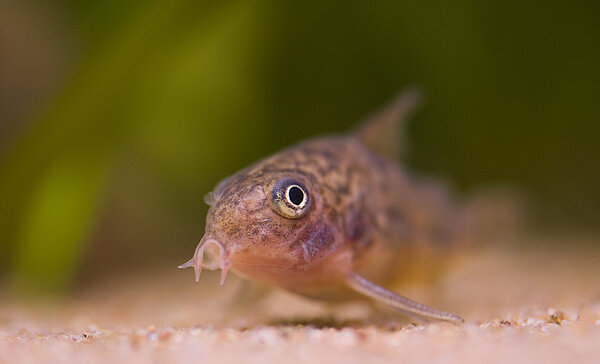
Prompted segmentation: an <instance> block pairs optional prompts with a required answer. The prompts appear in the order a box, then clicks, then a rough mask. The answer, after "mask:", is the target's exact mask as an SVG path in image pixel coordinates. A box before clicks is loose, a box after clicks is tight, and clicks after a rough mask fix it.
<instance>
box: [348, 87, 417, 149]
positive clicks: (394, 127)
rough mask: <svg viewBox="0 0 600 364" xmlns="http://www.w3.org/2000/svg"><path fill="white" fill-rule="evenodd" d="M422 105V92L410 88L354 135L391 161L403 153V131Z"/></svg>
mask: <svg viewBox="0 0 600 364" xmlns="http://www.w3.org/2000/svg"><path fill="white" fill-rule="evenodd" d="M420 103H421V92H420V91H419V90H418V89H416V88H409V89H406V90H404V91H402V92H400V93H399V94H398V95H396V96H395V97H394V98H393V99H392V101H390V102H389V103H388V104H387V105H386V106H385V107H383V108H382V109H381V110H379V111H377V112H375V113H374V114H372V115H371V116H369V117H367V118H366V119H365V120H364V121H363V122H362V123H361V124H360V125H358V127H357V128H356V129H355V130H354V134H355V135H356V136H357V137H358V138H359V139H360V140H361V141H362V142H363V143H364V144H365V145H366V146H368V147H369V148H371V149H372V150H373V151H375V152H377V153H378V154H381V155H382V156H385V157H387V158H391V159H398V158H400V155H401V153H402V152H403V146H404V143H403V141H402V137H403V135H402V134H403V131H404V128H405V124H406V122H407V120H408V118H409V116H410V115H411V114H412V113H413V112H414V111H415V109H416V108H417V106H419V104H420Z"/></svg>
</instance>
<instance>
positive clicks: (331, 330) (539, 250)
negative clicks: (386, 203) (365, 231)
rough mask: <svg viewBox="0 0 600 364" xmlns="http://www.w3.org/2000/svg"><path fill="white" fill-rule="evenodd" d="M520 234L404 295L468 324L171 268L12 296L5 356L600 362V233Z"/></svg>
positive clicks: (3, 336) (14, 359)
mask: <svg viewBox="0 0 600 364" xmlns="http://www.w3.org/2000/svg"><path fill="white" fill-rule="evenodd" d="M509 240H510V239H509ZM518 240H520V243H521V244H523V243H524V242H525V243H526V244H525V246H526V247H527V248H525V249H523V248H522V246H521V248H519V249H515V248H511V246H512V244H514V243H515V242H516V243H519V241H497V242H494V243H490V244H488V247H486V248H481V249H478V250H477V251H473V252H471V253H469V254H467V255H463V256H461V257H458V258H457V259H455V261H453V263H452V265H451V267H450V268H449V270H448V272H447V273H446V274H444V276H443V277H440V280H439V282H437V283H435V284H427V285H425V284H417V283H416V284H414V285H412V286H408V287H402V288H399V289H398V291H399V292H401V293H403V294H405V295H406V296H409V297H411V298H415V299H418V300H421V301H423V302H427V303H431V304H432V305H434V306H436V307H439V308H442V309H444V310H447V311H450V312H454V313H458V314H460V315H461V316H463V317H464V318H465V320H466V323H465V324H463V325H460V326H457V325H453V324H449V323H440V322H437V323H429V324H416V325H415V324H412V323H411V322H410V321H409V320H406V319H404V318H402V317H400V316H398V315H396V314H395V313H394V312H393V311H389V310H385V309H383V310H379V311H378V310H373V308H372V307H371V306H370V305H368V304H366V303H364V302H351V303H346V304H342V305H335V306H332V305H330V304H325V303H322V302H315V301H310V300H307V299H304V298H300V297H297V296H294V295H291V294H288V293H286V292H281V291H270V292H264V291H261V290H259V289H256V288H249V287H248V286H247V285H246V284H244V283H243V282H242V281H240V280H238V279H230V280H229V281H228V283H227V285H226V286H225V287H218V284H217V280H218V277H217V276H216V275H215V274H206V275H204V276H203V277H202V280H201V283H200V284H195V283H194V282H193V278H192V273H191V272H189V271H185V272H184V271H177V270H175V269H172V270H170V269H169V270H166V271H163V270H161V271H160V272H155V273H154V274H150V275H148V274H146V275H144V276H133V275H132V276H127V277H114V278H112V279H107V280H104V281H102V282H98V283H97V284H96V285H94V286H92V287H90V288H89V289H87V290H85V291H84V292H81V293H80V294H78V295H76V296H75V297H72V298H69V299H66V300H63V301H60V302H55V303H54V304H48V303H44V304H40V303H34V302H31V301H30V302H28V303H24V302H17V301H14V300H13V301H7V300H6V299H3V302H2V303H0V363H39V362H46V363H47V362H59V363H107V362H109V363H120V362H123V363H125V362H126V363H145V362H152V363H154V362H155V363H178V362H181V363H183V362H186V363H191V362H198V363H216V362H228V363H229V362H237V363H242V362H243V363H253V362H257V363H258V362H260V363H265V362H278V363H322V362H323V363H324V362H329V363H331V362H345V363H365V362H369V363H371V362H400V361H402V362H404V361H422V362H434V363H435V362H442V363H465V362H485V363H507V362H510V363H531V362H547V363H566V362H577V363H600V284H599V278H600V244H599V241H598V240H595V241H594V240H593V239H590V238H577V239H574V238H572V237H570V238H565V236H554V237H551V238H548V237H545V238H536V239H533V238H530V237H529V238H527V239H525V238H521V239H518ZM594 247H595V248H594ZM248 296H257V297H261V298H260V299H249V298H247V297H248Z"/></svg>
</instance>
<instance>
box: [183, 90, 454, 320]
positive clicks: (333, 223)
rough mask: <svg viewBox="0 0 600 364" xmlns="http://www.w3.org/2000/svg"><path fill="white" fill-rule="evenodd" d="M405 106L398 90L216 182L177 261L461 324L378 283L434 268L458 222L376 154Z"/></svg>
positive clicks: (407, 100)
mask: <svg viewBox="0 0 600 364" xmlns="http://www.w3.org/2000/svg"><path fill="white" fill-rule="evenodd" d="M414 102H415V100H414V95H408V96H407V94H404V95H402V96H401V97H400V98H398V99H397V100H395V101H394V102H392V104H390V106H388V107H387V108H386V109H384V111H383V112H381V113H379V114H377V115H375V116H374V117H372V118H371V119H369V120H368V121H367V122H366V123H365V124H364V125H363V126H362V127H360V128H359V129H357V130H355V131H352V132H351V133H348V134H346V135H340V136H327V137H321V138H316V139H312V140H308V141H305V142H301V143H299V144H297V145H294V146H291V147H289V148H287V149H285V150H283V151H280V152H279V153H276V154H274V155H272V156H270V157H268V158H266V159H264V160H261V161H259V162H257V163H255V164H253V165H251V166H250V167H248V168H246V169H244V170H242V171H240V172H238V173H236V174H234V175H233V176H231V177H229V178H227V179H226V180H224V181H222V182H221V183H220V184H219V185H218V186H217V187H216V189H215V190H214V191H213V192H211V193H209V195H207V198H206V201H207V203H208V204H209V205H210V206H211V207H210V209H209V212H208V216H207V221H206V231H205V235H204V237H203V238H202V240H201V241H200V243H199V244H198V247H197V249H196V252H195V254H194V257H193V258H192V259H191V260H190V261H189V262H187V263H186V264H184V265H182V266H181V267H182V268H185V267H190V266H193V267H194V269H195V271H196V276H197V277H198V275H199V273H200V271H201V270H202V269H203V268H204V269H221V270H222V283H223V282H224V280H225V277H226V274H227V271H228V270H229V269H230V268H231V269H232V270H233V271H235V272H236V273H238V274H240V275H242V276H245V277H248V278H251V279H254V280H258V281H261V282H263V283H267V284H269V285H274V286H279V287H282V288H285V289H287V290H290V291H293V292H296V293H300V294H303V295H306V296H310V297H316V298H330V299H331V298H334V299H339V298H344V297H350V296H351V295H349V294H348V292H354V293H359V294H362V295H366V296H369V297H372V298H375V299H376V300H379V301H382V302H385V303H387V304H390V305H392V306H394V307H396V308H398V309H400V310H402V311H405V312H406V311H408V312H412V313H417V314H419V315H425V316H431V317H435V318H439V319H447V320H451V321H460V320H461V319H460V318H459V317H458V316H456V315H453V314H449V313H445V312H442V311H438V310H435V309H433V308H430V307H427V306H424V305H421V304H418V303H416V302H414V301H410V300H408V299H406V298H404V297H402V296H400V295H398V294H396V293H394V292H392V291H388V290H386V289H385V288H383V286H381V285H384V284H388V283H390V282H391V281H392V280H394V279H395V277H399V276H400V277H401V276H403V275H406V274H409V272H410V271H411V269H412V268H414V267H415V266H418V265H423V264H425V265H427V264H431V265H432V266H435V265H436V264H437V262H438V261H437V260H435V259H433V258H432V257H433V256H440V255H442V256H443V254H445V252H447V251H448V250H451V249H452V248H453V247H455V246H456V245H457V244H459V241H460V239H461V232H462V231H463V226H464V223H465V220H466V219H465V218H466V214H465V213H463V211H462V210H461V209H460V208H459V207H458V206H457V205H456V204H455V203H453V202H452V201H451V199H450V198H449V197H448V195H447V194H446V193H444V190H443V189H442V188H440V187H439V185H432V184H431V183H429V182H427V183H424V182H423V181H419V180H416V179H413V178H412V177H411V176H409V175H408V174H407V173H406V172H405V171H404V170H402V169H401V168H400V167H399V165H398V164H397V163H396V162H395V161H394V160H393V159H392V158H389V157H388V156H386V155H385V153H381V151H380V150H379V149H381V148H380V147H381V146H385V143H381V144H378V138H379V137H380V136H381V137H382V138H383V139H382V140H384V139H385V138H386V137H387V138H389V137H390V134H393V133H391V132H392V130H393V129H394V126H396V125H397V124H398V123H399V122H401V121H402V120H403V119H404V118H406V114H407V113H408V112H409V111H410V109H411V108H412V106H413V104H414ZM382 133H383V134H385V135H380V134H382ZM205 250H206V251H207V252H208V253H209V254H208V257H207V258H208V259H205V257H204V252H205ZM433 268H435V267H433ZM373 282H377V284H375V283H373Z"/></svg>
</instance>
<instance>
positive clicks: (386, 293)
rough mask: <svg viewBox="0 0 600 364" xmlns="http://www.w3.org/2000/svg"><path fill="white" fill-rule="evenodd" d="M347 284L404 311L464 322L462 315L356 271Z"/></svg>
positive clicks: (357, 290) (352, 273)
mask: <svg viewBox="0 0 600 364" xmlns="http://www.w3.org/2000/svg"><path fill="white" fill-rule="evenodd" d="M346 285H348V287H349V288H351V289H353V290H354V291H356V292H358V293H360V294H363V295H365V296H367V297H370V298H373V299H375V300H377V301H379V302H382V303H385V304H387V305H389V306H391V307H393V308H395V309H398V310H400V311H402V312H408V313H414V314H417V315H420V316H424V317H428V318H434V319H438V320H446V321H451V322H454V323H463V322H464V320H463V319H462V318H461V317H460V316H457V315H455V314H453V313H448V312H444V311H441V310H438V309H435V308H433V307H429V306H426V305H424V304H422V303H418V302H416V301H413V300H411V299H409V298H406V297H404V296H401V295H399V294H397V293H395V292H393V291H390V290H388V289H386V288H383V287H381V286H379V285H377V284H375V283H373V282H371V281H369V280H368V279H366V278H365V277H363V276H361V275H359V274H357V273H354V272H350V273H348V274H347V275H346Z"/></svg>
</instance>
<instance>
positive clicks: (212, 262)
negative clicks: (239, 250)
mask: <svg viewBox="0 0 600 364" xmlns="http://www.w3.org/2000/svg"><path fill="white" fill-rule="evenodd" d="M235 251H236V245H235V244H231V245H225V244H223V243H222V242H221V241H219V240H217V239H214V238H212V237H207V236H206V235H205V236H204V237H203V238H202V239H201V240H200V242H199V243H198V246H197V247H196V251H195V252H194V256H193V257H192V259H190V260H189V261H187V262H186V263H184V264H182V265H180V266H179V268H181V269H185V268H189V267H194V274H195V276H196V282H198V281H199V280H200V273H201V272H202V269H207V270H217V269H221V282H220V284H221V286H222V285H224V284H225V280H226V278H227V272H228V271H229V268H230V267H231V259H232V257H233V255H234V253H235ZM204 253H206V259H205V255H204Z"/></svg>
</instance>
